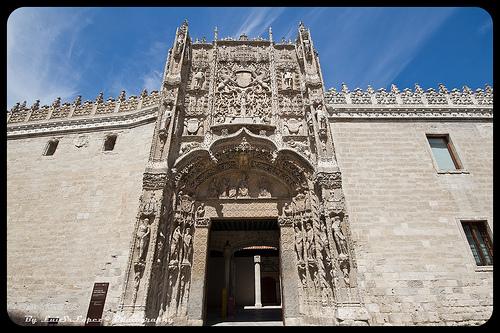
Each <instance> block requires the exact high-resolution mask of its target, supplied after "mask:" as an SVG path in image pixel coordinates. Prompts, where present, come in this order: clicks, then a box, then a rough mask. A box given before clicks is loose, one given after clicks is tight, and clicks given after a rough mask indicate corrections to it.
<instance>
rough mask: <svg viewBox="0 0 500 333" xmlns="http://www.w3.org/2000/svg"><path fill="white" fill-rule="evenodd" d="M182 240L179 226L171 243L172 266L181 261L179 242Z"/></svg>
mask: <svg viewBox="0 0 500 333" xmlns="http://www.w3.org/2000/svg"><path fill="white" fill-rule="evenodd" d="M180 238H181V227H180V226H177V227H176V228H175V230H174V232H173V233H172V241H171V242H170V265H173V264H176V263H177V262H178V261H179V245H180V244H179V241H180Z"/></svg>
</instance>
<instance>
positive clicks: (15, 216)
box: [7, 122, 154, 325]
mask: <svg viewBox="0 0 500 333" xmlns="http://www.w3.org/2000/svg"><path fill="white" fill-rule="evenodd" d="M153 127H154V123H153V122H149V123H148V124H145V125H141V126H138V127H134V128H126V129H123V128H122V129H117V130H102V131H96V132H86V133H81V132H80V133H73V134H61V135H58V136H57V135H56V136H55V137H57V138H59V140H60V141H59V145H58V147H57V150H56V152H55V154H54V155H53V156H42V153H43V151H44V149H45V147H46V144H47V142H48V140H49V139H51V138H53V137H52V136H36V137H35V136H33V137H28V138H23V139H11V140H9V141H8V142H7V161H8V164H7V189H8V190H7V267H8V270H7V307H8V312H9V315H10V316H11V318H12V319H13V320H17V319H18V318H20V319H24V315H32V316H35V317H36V318H37V319H38V320H39V321H40V319H44V318H45V317H46V316H48V317H60V324H61V325H68V324H77V325H82V324H83V322H77V321H76V320H78V319H83V320H84V318H85V316H86V314H87V309H88V306H89V301H90V296H91V293H92V288H93V284H94V282H109V289H108V295H107V299H106V303H105V308H104V313H103V318H106V317H109V319H111V318H110V317H111V316H110V312H113V311H116V308H117V305H118V302H119V298H120V296H121V292H122V286H123V278H124V275H125V273H126V269H127V260H128V256H129V253H130V249H129V247H130V244H131V236H132V232H133V227H134V224H135V218H136V214H137V208H138V204H139V196H140V194H141V185H142V174H143V172H144V169H145V165H146V162H147V160H148V156H149V148H150V145H151V137H152V134H153ZM109 133H114V134H117V135H118V136H117V140H116V145H115V148H114V150H113V151H109V152H104V151H103V142H104V137H105V136H106V135H107V134H109ZM82 136H85V137H86V139H85V138H83V137H82ZM77 145H78V146H80V147H79V148H78V147H77ZM64 316H68V317H66V318H65V317H64ZM78 316H81V318H78ZM63 321H66V322H64V323H63ZM68 321H69V322H68ZM36 324H40V322H37V323H36ZM42 325H43V323H42Z"/></svg>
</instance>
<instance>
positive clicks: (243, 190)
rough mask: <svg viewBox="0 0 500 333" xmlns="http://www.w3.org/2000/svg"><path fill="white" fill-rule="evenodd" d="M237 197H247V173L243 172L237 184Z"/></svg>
mask: <svg viewBox="0 0 500 333" xmlns="http://www.w3.org/2000/svg"><path fill="white" fill-rule="evenodd" d="M238 197H240V198H248V197H249V195H248V175H247V174H244V175H243V178H241V180H240V182H239V184H238Z"/></svg>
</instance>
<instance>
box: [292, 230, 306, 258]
mask: <svg viewBox="0 0 500 333" xmlns="http://www.w3.org/2000/svg"><path fill="white" fill-rule="evenodd" d="M294 229H295V252H296V253H297V260H298V263H299V265H302V264H303V263H304V236H303V235H302V230H300V227H299V226H298V224H295V227H294Z"/></svg>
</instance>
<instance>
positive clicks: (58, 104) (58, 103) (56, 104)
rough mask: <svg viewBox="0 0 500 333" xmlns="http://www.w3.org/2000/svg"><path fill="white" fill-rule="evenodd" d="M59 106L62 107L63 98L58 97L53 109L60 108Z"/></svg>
mask: <svg viewBox="0 0 500 333" xmlns="http://www.w3.org/2000/svg"><path fill="white" fill-rule="evenodd" d="M59 106H61V97H57V98H56V100H55V101H54V103H52V107H53V108H54V109H55V108H58V107H59Z"/></svg>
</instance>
